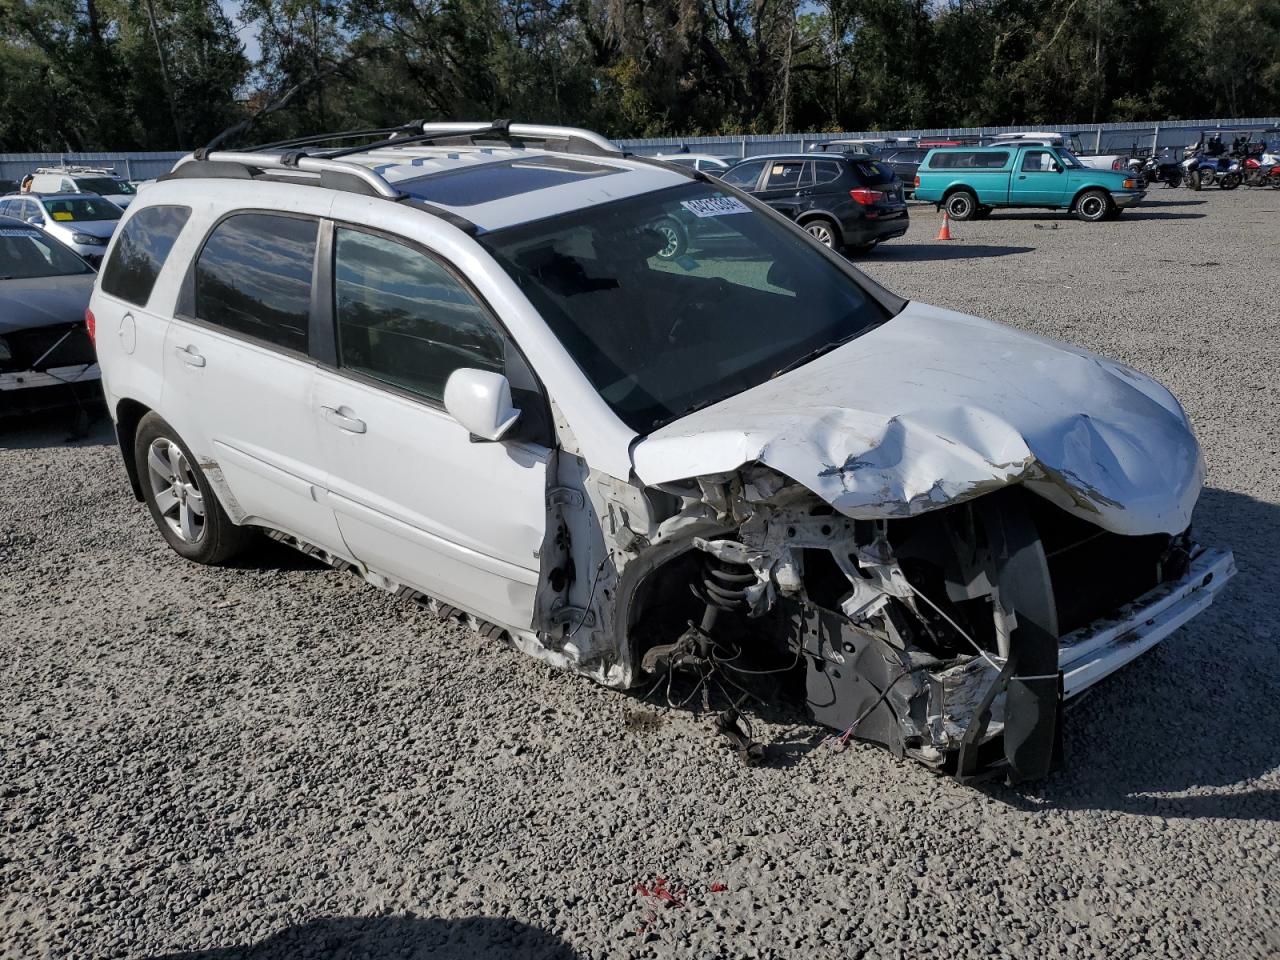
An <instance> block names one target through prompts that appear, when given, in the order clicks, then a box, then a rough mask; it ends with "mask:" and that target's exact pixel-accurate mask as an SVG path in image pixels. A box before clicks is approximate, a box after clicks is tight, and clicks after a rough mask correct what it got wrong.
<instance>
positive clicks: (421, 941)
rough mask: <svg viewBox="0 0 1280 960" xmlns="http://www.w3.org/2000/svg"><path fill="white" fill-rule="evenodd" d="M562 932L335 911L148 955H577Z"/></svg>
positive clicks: (538, 958)
mask: <svg viewBox="0 0 1280 960" xmlns="http://www.w3.org/2000/svg"><path fill="white" fill-rule="evenodd" d="M577 956H578V954H577V953H576V952H574V951H573V950H572V949H570V947H569V946H568V944H566V943H565V942H564V941H563V940H561V939H560V938H559V937H557V936H555V935H553V934H550V933H546V932H545V931H543V930H539V929H538V928H537V927H531V926H529V925H528V924H525V923H521V922H520V921H518V920H509V919H506V918H504V917H464V918H462V919H458V920H444V919H437V918H434V917H334V918H326V919H323V920H312V921H310V922H309V923H304V924H300V925H298V926H295V927H286V928H285V929H284V930H281V931H280V932H279V933H276V934H272V935H271V936H270V937H268V938H267V939H265V940H262V941H260V942H258V943H251V944H244V945H242V946H235V947H218V948H216V949H212V950H193V951H190V952H181V953H167V954H163V955H156V956H153V957H149V958H147V960H301V958H304V957H316V958H324V960H338V958H346V957H350V958H356V957H359V958H361V960H391V958H393V957H394V958H396V960H418V958H421V960H426V958H428V957H429V958H431V960H488V958H506V957H510V958H513V960H515V958H520V960H523V958H528V960H574V958H576V957H577Z"/></svg>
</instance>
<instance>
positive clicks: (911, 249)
mask: <svg viewBox="0 0 1280 960" xmlns="http://www.w3.org/2000/svg"><path fill="white" fill-rule="evenodd" d="M1034 251H1035V247H999V246H991V245H983V244H967V243H963V242H961V243H956V242H955V241H952V242H951V243H913V244H909V245H908V244H903V245H901V246H893V245H892V244H890V245H887V246H884V245H882V246H879V247H876V249H875V250H874V251H873V252H872V253H869V254H864V255H863V256H860V257H857V258H856V260H855V262H861V261H864V260H868V259H874V260H875V261H877V262H879V263H899V262H902V263H910V262H920V263H923V262H926V261H931V260H973V259H981V258H984V257H1008V256H1013V255H1015V254H1019V253H1032V252H1034Z"/></svg>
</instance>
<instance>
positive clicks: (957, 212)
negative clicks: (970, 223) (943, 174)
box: [942, 190, 978, 220]
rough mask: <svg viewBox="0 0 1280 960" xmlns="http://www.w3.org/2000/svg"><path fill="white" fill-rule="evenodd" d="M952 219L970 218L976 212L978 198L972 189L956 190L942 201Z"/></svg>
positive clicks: (943, 207)
mask: <svg viewBox="0 0 1280 960" xmlns="http://www.w3.org/2000/svg"><path fill="white" fill-rule="evenodd" d="M942 209H944V210H946V211H947V216H949V217H950V218H951V219H952V220H972V219H973V218H974V217H975V216H976V215H977V213H978V198H977V197H976V196H974V194H973V193H972V191H969V190H957V191H956V192H955V193H953V194H951V195H950V196H949V197H947V199H946V200H944V201H943V203H942Z"/></svg>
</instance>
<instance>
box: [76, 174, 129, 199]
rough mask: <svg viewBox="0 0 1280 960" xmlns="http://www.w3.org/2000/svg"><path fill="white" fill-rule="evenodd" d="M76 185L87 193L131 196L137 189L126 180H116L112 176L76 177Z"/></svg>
mask: <svg viewBox="0 0 1280 960" xmlns="http://www.w3.org/2000/svg"><path fill="white" fill-rule="evenodd" d="M76 186H78V187H79V188H80V189H81V190H84V191H85V192H87V193H100V194H102V195H103V196H104V197H105V196H107V195H108V194H124V195H126V196H132V195H133V194H135V193H137V192H138V191H137V190H135V189H134V187H133V184H132V183H130V182H129V181H128V180H116V179H113V178H112V177H76Z"/></svg>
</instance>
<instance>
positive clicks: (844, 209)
mask: <svg viewBox="0 0 1280 960" xmlns="http://www.w3.org/2000/svg"><path fill="white" fill-rule="evenodd" d="M721 179H722V180H724V181H725V182H726V183H729V184H732V185H733V186H735V187H738V188H739V189H741V190H745V191H747V192H748V193H750V194H753V195H754V196H756V197H758V198H760V199H761V200H763V201H764V202H765V203H767V204H769V206H771V207H773V208H774V209H775V210H778V211H780V212H781V213H783V214H785V215H786V216H788V217H790V218H791V219H792V220H794V221H796V223H798V224H800V226H802V227H804V228H805V230H807V231H808V232H809V233H810V235H812V236H813V237H814V238H815V239H816V240H817V241H818V242H819V243H821V244H823V245H824V246H827V247H831V248H833V249H836V250H842V249H848V250H851V251H855V252H858V253H866V252H867V251H868V250H870V249H871V248H872V247H874V246H875V245H876V244H878V243H883V242H884V241H886V240H892V239H893V238H894V237H900V236H902V235H903V234H905V233H906V232H907V227H908V226H910V219H909V216H908V214H907V203H906V199H905V194H904V192H903V186H902V181H901V180H899V179H898V178H897V176H895V175H894V172H893V170H891V169H890V168H889V167H887V166H885V165H884V164H883V163H880V162H879V161H877V160H874V159H872V158H871V157H870V156H868V155H867V154H865V153H844V154H829V155H824V156H821V157H814V156H812V155H810V154H803V153H799V154H780V155H778V156H771V157H755V158H752V159H750V160H744V161H743V162H742V163H739V164H737V165H736V166H734V167H732V168H730V169H729V170H727V171H725V173H724V174H722V175H721Z"/></svg>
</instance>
